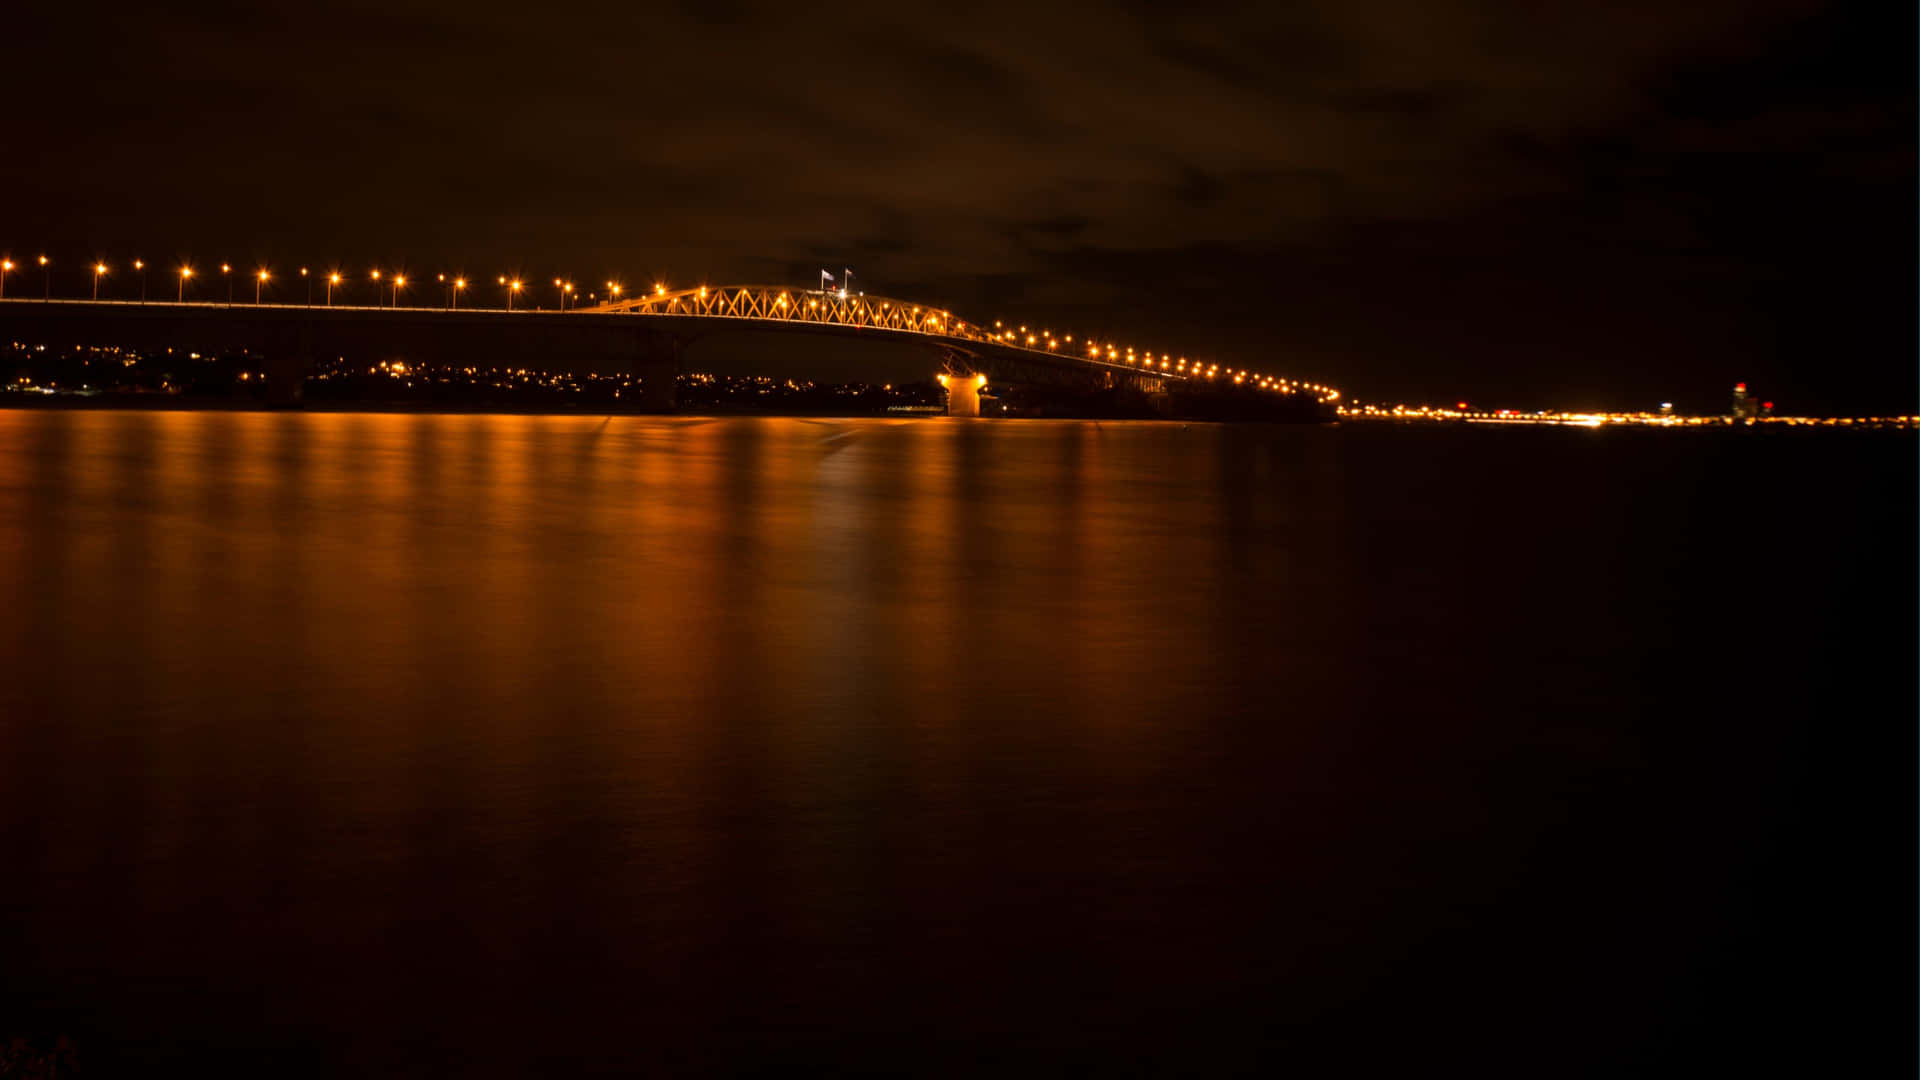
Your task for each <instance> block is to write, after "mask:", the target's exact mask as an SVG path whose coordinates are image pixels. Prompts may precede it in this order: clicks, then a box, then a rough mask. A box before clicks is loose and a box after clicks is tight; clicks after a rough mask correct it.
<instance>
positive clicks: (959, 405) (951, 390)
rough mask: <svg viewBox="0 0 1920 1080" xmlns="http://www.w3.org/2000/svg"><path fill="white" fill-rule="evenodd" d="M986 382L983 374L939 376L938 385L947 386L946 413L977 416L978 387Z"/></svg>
mask: <svg viewBox="0 0 1920 1080" xmlns="http://www.w3.org/2000/svg"><path fill="white" fill-rule="evenodd" d="M986 384H987V377H986V376H985V375H942V376H940V385H941V386H944V387H946V388H947V415H948V416H979V415H980V388H981V387H983V386H985V385H986Z"/></svg>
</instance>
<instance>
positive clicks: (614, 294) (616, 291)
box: [607, 281, 620, 304]
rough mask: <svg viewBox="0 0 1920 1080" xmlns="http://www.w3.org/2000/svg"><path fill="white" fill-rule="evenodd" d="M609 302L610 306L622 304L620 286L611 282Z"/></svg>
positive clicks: (608, 293) (609, 285) (608, 286)
mask: <svg viewBox="0 0 1920 1080" xmlns="http://www.w3.org/2000/svg"><path fill="white" fill-rule="evenodd" d="M607 302H608V303H610V304H617V303H619V302H620V286H619V285H618V284H616V283H614V282H611V281H609V282H607Z"/></svg>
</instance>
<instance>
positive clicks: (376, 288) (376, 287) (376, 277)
mask: <svg viewBox="0 0 1920 1080" xmlns="http://www.w3.org/2000/svg"><path fill="white" fill-rule="evenodd" d="M373 306H374V307H379V306H380V271H378V270H375V271H374V272H373Z"/></svg>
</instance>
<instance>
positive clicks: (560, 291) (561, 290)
mask: <svg viewBox="0 0 1920 1080" xmlns="http://www.w3.org/2000/svg"><path fill="white" fill-rule="evenodd" d="M553 291H554V295H556V296H558V297H560V310H561V311H565V310H567V290H566V287H565V286H563V285H561V284H560V279H559V278H554V279H553Z"/></svg>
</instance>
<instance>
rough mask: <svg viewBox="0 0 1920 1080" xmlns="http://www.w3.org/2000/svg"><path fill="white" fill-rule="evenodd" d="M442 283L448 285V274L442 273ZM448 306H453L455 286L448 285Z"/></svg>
mask: <svg viewBox="0 0 1920 1080" xmlns="http://www.w3.org/2000/svg"><path fill="white" fill-rule="evenodd" d="M440 284H442V285H447V275H445V274H441V275H440ZM447 307H449V308H451V307H453V286H451V285H447Z"/></svg>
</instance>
